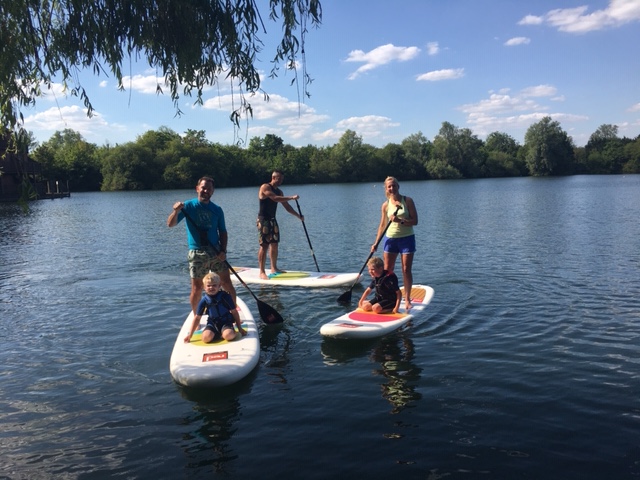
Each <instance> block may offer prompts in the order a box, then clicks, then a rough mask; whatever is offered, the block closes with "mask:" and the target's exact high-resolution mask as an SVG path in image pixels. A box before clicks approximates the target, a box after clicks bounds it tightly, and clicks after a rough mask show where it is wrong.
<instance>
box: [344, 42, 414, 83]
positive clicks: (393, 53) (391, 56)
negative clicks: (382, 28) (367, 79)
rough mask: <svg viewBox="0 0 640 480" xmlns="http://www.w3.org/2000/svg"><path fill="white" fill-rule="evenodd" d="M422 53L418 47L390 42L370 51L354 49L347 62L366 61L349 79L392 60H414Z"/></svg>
mask: <svg viewBox="0 0 640 480" xmlns="http://www.w3.org/2000/svg"><path fill="white" fill-rule="evenodd" d="M419 53H420V49H419V48H418V47H396V46H395V45H393V44H391V43H389V44H387V45H382V46H380V47H376V48H374V49H373V50H371V51H370V52H366V53H365V52H363V51H362V50H353V51H351V52H350V53H349V56H348V57H347V59H346V60H345V61H346V62H356V63H364V65H362V66H361V67H359V68H358V69H357V70H356V71H355V72H353V73H352V74H351V75H349V77H348V79H349V80H354V79H355V78H357V77H358V76H359V75H360V74H361V73H365V72H368V71H370V70H373V69H375V68H378V67H381V66H383V65H387V64H389V63H392V62H406V61H409V60H412V59H413V58H415V57H416V56H417V55H418V54H419Z"/></svg>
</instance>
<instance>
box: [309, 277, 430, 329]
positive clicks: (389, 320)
mask: <svg viewBox="0 0 640 480" xmlns="http://www.w3.org/2000/svg"><path fill="white" fill-rule="evenodd" d="M400 288H402V287H400ZM432 298H433V288H431V287H428V286H426V285H413V287H412V288H411V304H412V305H413V306H412V307H411V309H410V310H409V312H406V311H404V309H401V312H402V313H382V314H377V313H373V312H365V311H364V310H361V309H359V308H358V309H356V310H354V311H352V312H349V313H345V314H344V315H342V316H341V317H338V318H336V319H335V320H332V321H330V322H329V323H325V324H324V325H322V327H320V334H321V335H322V336H324V337H330V338H361V339H362V338H374V337H381V336H382V335H385V334H387V333H389V332H393V331H394V330H397V329H398V328H400V327H401V326H402V325H405V324H406V323H407V322H408V321H409V320H411V319H412V318H413V317H414V316H415V315H416V314H418V313H419V312H422V311H423V310H424V309H425V308H427V305H428V304H429V302H430V301H431V299H432ZM403 303H404V300H403Z"/></svg>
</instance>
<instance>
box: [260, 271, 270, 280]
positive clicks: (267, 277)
mask: <svg viewBox="0 0 640 480" xmlns="http://www.w3.org/2000/svg"><path fill="white" fill-rule="evenodd" d="M260 278H261V279H262V280H269V276H268V275H267V274H266V273H264V272H260Z"/></svg>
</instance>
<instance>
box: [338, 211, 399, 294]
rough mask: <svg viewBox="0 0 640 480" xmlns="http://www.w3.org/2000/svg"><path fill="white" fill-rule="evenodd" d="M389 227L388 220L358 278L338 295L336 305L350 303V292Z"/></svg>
mask: <svg viewBox="0 0 640 480" xmlns="http://www.w3.org/2000/svg"><path fill="white" fill-rule="evenodd" d="M400 207H401V205H398V208H396V211H395V212H394V213H393V215H397V214H398V210H400ZM390 225H391V220H389V221H388V222H387V226H386V227H384V230H383V231H382V233H381V234H380V237H378V240H376V244H375V246H374V247H373V250H372V251H371V253H370V254H369V256H368V257H367V259H366V260H365V262H364V265H362V268H361V269H360V272H358V276H357V277H356V281H355V282H353V285H351V288H350V289H349V290H348V291H346V292H344V293H343V294H342V295H340V296H339V297H338V303H349V302H350V301H351V291H352V290H353V287H355V286H356V285H357V284H358V280H360V275H362V272H363V271H364V268H365V267H366V266H367V263H368V262H369V260H370V259H371V257H373V254H374V253H375V251H376V250H377V249H378V245H380V242H381V241H382V238H383V237H384V234H385V233H387V230H388V229H389V226H390Z"/></svg>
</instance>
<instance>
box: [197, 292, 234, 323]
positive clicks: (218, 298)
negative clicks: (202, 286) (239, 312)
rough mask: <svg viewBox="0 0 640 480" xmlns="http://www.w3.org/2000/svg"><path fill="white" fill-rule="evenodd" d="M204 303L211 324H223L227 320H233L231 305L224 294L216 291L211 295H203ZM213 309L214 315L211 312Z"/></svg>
mask: <svg viewBox="0 0 640 480" xmlns="http://www.w3.org/2000/svg"><path fill="white" fill-rule="evenodd" d="M204 300H205V303H206V304H207V314H208V315H209V322H210V323H213V324H220V325H221V324H223V323H225V322H227V321H229V320H231V321H233V315H231V310H233V305H231V304H230V303H229V301H228V300H227V299H226V295H220V292H218V293H216V294H215V295H214V296H213V297H211V296H209V295H206V294H205V296H204ZM214 311H215V315H214V314H213V313H214Z"/></svg>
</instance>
